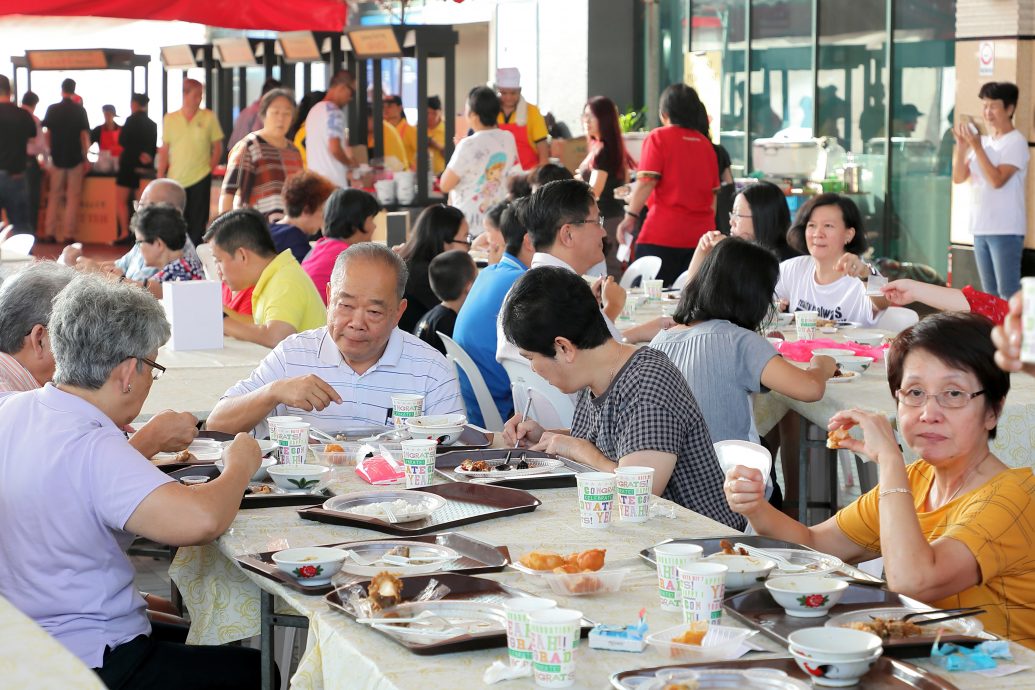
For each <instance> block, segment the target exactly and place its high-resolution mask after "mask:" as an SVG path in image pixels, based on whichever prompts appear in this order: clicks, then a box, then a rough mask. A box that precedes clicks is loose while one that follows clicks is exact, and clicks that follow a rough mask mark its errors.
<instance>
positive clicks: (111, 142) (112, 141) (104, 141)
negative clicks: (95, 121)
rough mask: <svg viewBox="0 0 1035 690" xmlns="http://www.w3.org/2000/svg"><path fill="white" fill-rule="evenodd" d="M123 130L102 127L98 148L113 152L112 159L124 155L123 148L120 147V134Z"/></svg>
mask: <svg viewBox="0 0 1035 690" xmlns="http://www.w3.org/2000/svg"><path fill="white" fill-rule="evenodd" d="M120 131H121V129H111V130H109V129H104V127H101V140H100V142H99V143H98V147H99V148H100V150H101V151H111V157H112V158H118V157H119V155H120V154H121V153H122V147H121V146H119V132H120Z"/></svg>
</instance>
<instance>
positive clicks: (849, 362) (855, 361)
mask: <svg viewBox="0 0 1035 690" xmlns="http://www.w3.org/2000/svg"><path fill="white" fill-rule="evenodd" d="M837 363H838V364H840V365H841V368H842V369H847V370H848V371H855V372H858V373H860V374H861V373H863V372H864V371H866V370H867V369H869V368H870V365H871V364H873V357H861V356H859V355H856V356H852V357H840V356H839V357H838V358H837Z"/></svg>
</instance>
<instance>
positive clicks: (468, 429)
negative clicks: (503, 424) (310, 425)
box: [312, 424, 492, 453]
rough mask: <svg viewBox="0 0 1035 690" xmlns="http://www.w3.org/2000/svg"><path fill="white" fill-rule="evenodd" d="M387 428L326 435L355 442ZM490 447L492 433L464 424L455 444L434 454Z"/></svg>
mask: <svg viewBox="0 0 1035 690" xmlns="http://www.w3.org/2000/svg"><path fill="white" fill-rule="evenodd" d="M388 428H389V427H369V428H361V429H360V428H357V429H346V430H344V431H329V432H326V433H327V434H329V435H330V436H333V437H335V438H338V437H341V438H340V439H339V440H341V441H353V442H355V441H359V440H360V439H364V438H368V437H370V436H373V435H375V434H379V433H383V432H385V431H388ZM312 440H313V441H316V442H317V443H325V441H323V440H320V439H316V438H313V439H312ZM391 443H398V441H392V442H391ZM491 445H492V433H488V434H486V433H485V432H483V431H482V430H481V429H475V428H474V427H473V426H471V425H470V424H465V425H464V430H463V431H461V432H460V438H458V439H457V441H456V443H455V444H453V445H451V446H442V445H440V446H439V447H438V449H437V451H436V452H438V453H447V452H449V451H454V450H476V449H479V448H488V447H489V446H491Z"/></svg>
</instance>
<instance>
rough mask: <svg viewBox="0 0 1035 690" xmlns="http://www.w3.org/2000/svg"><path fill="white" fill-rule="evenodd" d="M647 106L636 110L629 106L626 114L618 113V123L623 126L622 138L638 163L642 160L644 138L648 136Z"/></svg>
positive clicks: (627, 149)
mask: <svg viewBox="0 0 1035 690" xmlns="http://www.w3.org/2000/svg"><path fill="white" fill-rule="evenodd" d="M646 124H647V108H640V109H639V110H636V109H634V108H632V107H630V108H628V109H627V110H626V111H625V113H624V114H619V115H618V125H619V127H621V128H622V140H623V141H624V142H625V149H626V151H628V152H629V155H630V156H632V159H633V160H634V161H636V162H637V163H639V162H640V151H641V149H642V148H643V140H644V139H646V138H647V134H648V132H647V130H646Z"/></svg>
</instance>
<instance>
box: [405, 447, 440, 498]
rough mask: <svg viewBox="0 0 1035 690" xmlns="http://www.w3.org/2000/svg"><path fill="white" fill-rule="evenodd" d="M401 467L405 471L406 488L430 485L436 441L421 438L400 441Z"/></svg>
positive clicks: (433, 470)
mask: <svg viewBox="0 0 1035 690" xmlns="http://www.w3.org/2000/svg"><path fill="white" fill-rule="evenodd" d="M401 445H402V456H403V468H404V471H405V473H406V488H407V489H416V488H418V487H421V486H431V476H432V475H433V474H434V473H435V450H436V449H437V448H438V442H437V441H432V440H428V439H423V438H415V439H410V440H407V441H402V443H401Z"/></svg>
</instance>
